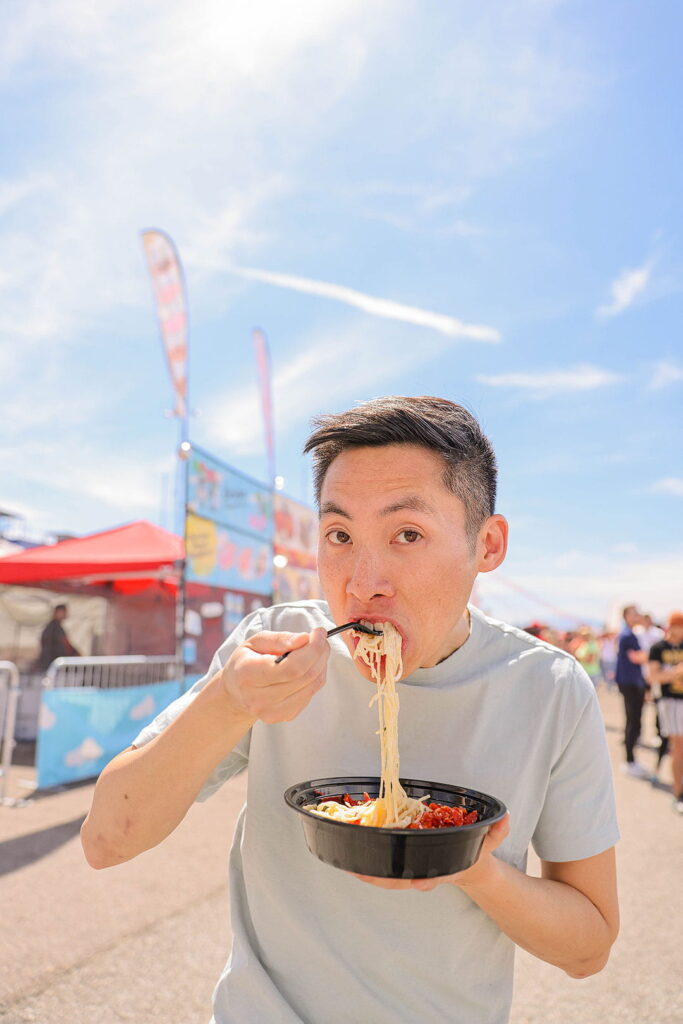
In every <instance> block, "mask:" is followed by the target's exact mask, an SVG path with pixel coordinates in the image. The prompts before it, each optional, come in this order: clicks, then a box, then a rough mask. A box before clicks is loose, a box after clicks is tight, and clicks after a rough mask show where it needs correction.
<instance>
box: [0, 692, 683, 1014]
mask: <svg viewBox="0 0 683 1024" xmlns="http://www.w3.org/2000/svg"><path fill="white" fill-rule="evenodd" d="M602 703H603V708H604V712H605V721H606V724H607V733H608V738H609V742H610V747H611V749H612V753H613V757H614V763H615V765H617V764H618V762H619V760H620V748H619V728H620V725H621V707H620V703H619V698H618V696H616V695H607V694H604V695H602ZM651 714H652V711H651V709H648V712H647V725H648V731H647V732H646V734H645V739H646V741H647V740H650V739H651V738H652V732H651ZM641 757H642V759H643V761H646V762H647V763H649V764H651V763H653V761H654V754H653V753H652V752H651V751H649V750H647V749H646V750H643V751H642V752H641ZM28 775H30V772H29V771H28V770H27V769H26V768H20V769H15V770H14V772H13V779H12V790H11V792H12V793H14V794H17V795H18V794H19V793H20V790H19V789H18V788H17V778H19V777H21V778H26V777H27V776H28ZM615 781H616V789H617V799H618V803H619V814H620V823H621V828H622V833H623V840H622V842H621V844H620V847H619V871H620V889H621V905H622V931H621V935H620V938H619V940H618V942H617V945H616V947H615V950H614V952H613V954H612V958H611V960H610V963H609V965H608V967H607V968H606V969H605V971H603V972H602V973H601V974H600V975H598V976H596V977H594V978H589V979H586V980H585V981H573V980H571V979H570V978H567V977H566V976H565V975H563V974H562V973H561V972H559V971H558V970H556V969H555V968H551V967H548V966H547V965H546V964H543V963H541V962H540V961H538V960H536V959H535V958H533V957H530V956H528V955H527V954H525V953H523V952H520V953H519V954H518V958H517V971H516V985H515V998H514V1003H513V1012H512V1017H511V1024H612V1022H619V1024H681V1022H682V1021H683V995H682V986H681V970H680V965H681V948H682V947H683V906H682V905H681V888H682V887H681V879H682V878H683V819H681V818H679V817H677V816H675V815H674V814H673V813H672V811H671V809H670V806H669V803H670V796H669V793H668V790H667V788H666V785H665V783H667V782H668V765H667V764H665V770H664V774H663V783H664V784H663V785H662V786H661V787H659V788H653V787H652V786H651V785H650V784H649V783H646V782H641V781H639V780H634V779H631V778H625V777H624V776H622V775H621V774H619V773H617V774H616V779H615ZM91 795H92V786H83V787H78V788H75V789H70V790H66V791H63V792H61V793H56V794H52V795H50V796H46V797H42V798H40V799H36V800H34V801H33V802H32V803H30V804H29V805H28V806H25V807H17V808H4V807H0V908H2V910H1V912H0V1021H2V1022H3V1024H28V1022H31V1024H116V1022H119V1021H129V1022H133V1024H157V1022H158V1024H207V1022H208V1020H209V1018H210V1015H211V1012H210V1001H211V992H212V989H213V985H214V983H215V980H216V978H217V976H218V973H219V971H220V968H221V966H222V964H223V961H224V959H225V954H226V949H227V947H228V943H229V922H228V920H227V887H226V879H225V875H226V854H225V851H226V849H227V844H228V842H229V837H230V835H231V833H232V829H233V825H234V821H235V817H236V815H237V812H238V810H239V807H240V806H241V803H242V801H243V796H244V780H243V779H238V780H235V781H234V782H232V783H230V784H228V785H227V786H224V787H223V789H222V790H221V791H220V792H219V793H218V794H216V796H214V797H213V798H212V799H211V800H210V801H209V802H208V803H206V804H201V805H196V806H195V807H193V808H192V810H191V811H190V813H189V815H188V817H187V818H186V820H185V821H184V822H183V824H182V825H181V826H180V828H179V829H178V830H177V831H176V832H175V833H174V835H173V836H172V837H170V838H169V839H168V840H167V841H166V842H165V843H163V844H162V845H161V846H160V847H158V848H157V849H155V850H151V851H149V852H148V853H146V854H144V855H143V856H142V857H139V858H138V859H137V860H135V861H133V862H131V863H129V864H123V865H121V866H120V867H118V868H115V869H110V870H108V871H104V872H95V871H92V870H91V869H90V868H88V867H87V865H86V864H85V862H84V860H83V857H82V854H81V850H80V843H79V840H78V829H79V827H80V824H81V821H82V820H83V817H84V815H85V813H86V811H87V808H88V806H89V804H90V799H91ZM536 870H537V864H536V863H535V862H532V863H531V865H530V871H531V873H534V872H535V871H536ZM351 1019H352V1018H350V1020H351ZM264 1024H268V1022H264ZM316 1024H317V1022H316ZM320 1024H324V1021H321V1022H320ZM416 1024H417V1022H416ZM420 1024H422V1022H420ZM425 1024H428V1022H425Z"/></svg>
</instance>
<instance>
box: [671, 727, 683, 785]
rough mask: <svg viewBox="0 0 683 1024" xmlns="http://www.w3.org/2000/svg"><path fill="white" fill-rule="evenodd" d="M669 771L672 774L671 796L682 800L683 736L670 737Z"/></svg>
mask: <svg viewBox="0 0 683 1024" xmlns="http://www.w3.org/2000/svg"><path fill="white" fill-rule="evenodd" d="M669 745H670V748H671V771H672V774H673V786H672V789H673V795H674V797H675V798H676V799H677V800H683V736H670V737H669Z"/></svg>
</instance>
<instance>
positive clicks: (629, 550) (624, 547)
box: [610, 540, 638, 555]
mask: <svg viewBox="0 0 683 1024" xmlns="http://www.w3.org/2000/svg"><path fill="white" fill-rule="evenodd" d="M610 550H611V551H612V553H613V554H615V555H634V554H635V553H636V551H637V550H638V545H637V544H634V543H633V541H630V540H625V541H622V542H621V543H619V544H613V545H612V547H611V549H610Z"/></svg>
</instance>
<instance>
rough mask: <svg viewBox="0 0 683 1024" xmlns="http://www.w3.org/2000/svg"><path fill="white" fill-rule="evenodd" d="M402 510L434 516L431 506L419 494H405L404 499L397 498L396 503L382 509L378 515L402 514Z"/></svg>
mask: <svg viewBox="0 0 683 1024" xmlns="http://www.w3.org/2000/svg"><path fill="white" fill-rule="evenodd" d="M404 509H409V510H410V511H411V512H426V513H427V514H428V515H433V514H434V509H433V508H432V506H431V505H430V504H429V503H428V502H426V501H425V500H424V498H421V497H420V496H419V494H407V495H406V496H405V497H404V498H399V499H398V501H394V502H392V503H391V505H387V506H386V507H385V508H383V509H382V511H381V512H380V515H381V516H390V515H391V514H392V512H403V510H404Z"/></svg>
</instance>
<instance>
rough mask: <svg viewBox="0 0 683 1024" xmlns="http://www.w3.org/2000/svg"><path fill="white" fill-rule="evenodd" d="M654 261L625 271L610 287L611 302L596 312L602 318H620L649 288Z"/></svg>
mask: <svg viewBox="0 0 683 1024" xmlns="http://www.w3.org/2000/svg"><path fill="white" fill-rule="evenodd" d="M653 267H654V261H653V260H648V261H647V263H644V264H643V266H642V267H636V268H635V269H634V270H624V271H622V273H621V274H620V275H619V277H618V278H617V279H616V281H613V282H612V284H611V286H610V301H609V302H607V303H605V304H604V305H602V306H599V307H598V308H597V310H596V314H597V315H598V316H600V317H611V316H618V315H619V314H620V313H623V312H624V310H625V309H628V307H629V306H631V305H633V303H634V302H635V300H636V299H637V297H638V296H639V295H641V294H642V292H643V291H644V290H645V289H646V288H647V286H648V283H649V281H650V277H651V275H652V269H653Z"/></svg>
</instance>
